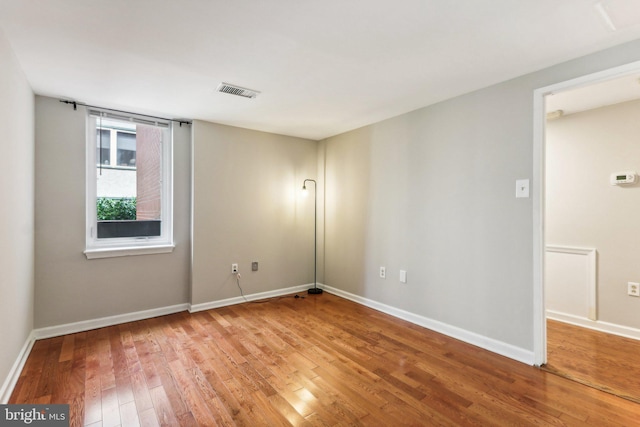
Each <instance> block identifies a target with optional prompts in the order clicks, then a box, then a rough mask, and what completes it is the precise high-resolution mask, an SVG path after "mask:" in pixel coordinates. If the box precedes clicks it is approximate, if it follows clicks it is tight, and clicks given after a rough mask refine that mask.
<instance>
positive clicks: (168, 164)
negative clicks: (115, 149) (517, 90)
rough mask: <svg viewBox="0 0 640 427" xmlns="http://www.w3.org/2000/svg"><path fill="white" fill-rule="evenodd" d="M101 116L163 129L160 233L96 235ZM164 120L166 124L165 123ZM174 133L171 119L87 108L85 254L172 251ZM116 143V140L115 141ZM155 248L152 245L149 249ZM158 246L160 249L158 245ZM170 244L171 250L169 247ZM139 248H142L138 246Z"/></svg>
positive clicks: (96, 256) (107, 255)
mask: <svg viewBox="0 0 640 427" xmlns="http://www.w3.org/2000/svg"><path fill="white" fill-rule="evenodd" d="M96 114H97V115H98V116H105V117H110V118H112V119H114V120H118V121H123V120H127V119H130V120H131V121H132V122H134V123H143V124H149V125H153V126H157V127H160V128H161V129H162V140H161V154H162V155H161V163H162V169H161V180H162V181H161V190H160V191H161V195H160V197H161V204H160V209H161V213H160V216H161V219H162V220H161V222H160V229H161V231H160V236H149V237H145V238H138V237H118V238H102V239H98V237H97V220H96V218H97V207H96V203H95V201H96V200H97V186H96V182H97V167H96V145H95V143H96V136H95V129H96V128H97V126H98V122H97V120H96ZM162 124H165V125H166V126H164V125H162ZM173 133H174V128H173V126H172V123H171V122H169V121H164V120H153V121H150V120H144V118H142V117H140V116H137V115H135V114H132V113H123V114H114V113H113V112H110V111H105V110H101V109H99V108H90V109H88V110H87V118H86V138H87V139H86V147H85V149H86V153H85V162H86V169H85V181H86V182H85V193H86V207H85V213H86V218H85V234H86V235H85V251H84V253H85V255H86V256H87V259H94V258H110V257H119V256H130V255H146V254H155V253H167V252H171V251H173V246H174V242H173ZM112 145H113V144H112ZM149 248H153V249H149ZM156 248H158V249H156ZM169 248H170V250H168V249H169ZM138 249H140V250H138Z"/></svg>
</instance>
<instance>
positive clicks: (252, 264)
mask: <svg viewBox="0 0 640 427" xmlns="http://www.w3.org/2000/svg"><path fill="white" fill-rule="evenodd" d="M251 271H258V261H253V262H252V263H251Z"/></svg>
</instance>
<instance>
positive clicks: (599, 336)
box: [545, 320, 640, 421]
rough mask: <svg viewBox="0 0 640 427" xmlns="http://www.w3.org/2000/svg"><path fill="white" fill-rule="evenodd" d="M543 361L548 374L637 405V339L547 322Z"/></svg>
mask: <svg viewBox="0 0 640 427" xmlns="http://www.w3.org/2000/svg"><path fill="white" fill-rule="evenodd" d="M547 358H548V363H547V365H546V366H545V369H547V370H549V371H550V372H554V373H557V374H558V375H562V376H565V377H567V378H571V379H573V380H575V381H578V382H581V383H582V384H586V385H589V386H591V387H597V388H599V389H601V390H605V391H607V392H609V393H613V394H616V395H618V396H622V397H625V398H627V399H630V400H633V401H635V402H638V403H640V341H638V340H634V339H630V338H624V337H619V336H616V335H611V334H606V333H604V332H598V331H593V330H590V329H586V328H581V327H578V326H573V325H569V324H567V323H562V322H556V321H553V320H547ZM639 421H640V420H639Z"/></svg>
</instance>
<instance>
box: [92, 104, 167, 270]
mask: <svg viewBox="0 0 640 427" xmlns="http://www.w3.org/2000/svg"><path fill="white" fill-rule="evenodd" d="M87 123H88V125H87V127H88V132H87V135H88V136H87V230H86V234H87V237H86V250H85V254H86V255H87V258H103V257H113V256H125V255H138V254H148V253H162V252H170V251H171V250H172V249H173V232H172V230H173V227H172V219H171V213H172V199H173V197H172V179H171V172H172V151H173V150H172V140H171V123H170V122H167V121H161V120H149V119H148V118H146V117H138V116H135V115H126V116H125V115H122V114H120V113H119V114H117V115H116V114H113V113H111V112H107V111H103V110H97V109H90V110H89V116H88V120H87Z"/></svg>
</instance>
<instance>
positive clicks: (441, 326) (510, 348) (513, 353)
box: [324, 286, 534, 365]
mask: <svg viewBox="0 0 640 427" xmlns="http://www.w3.org/2000/svg"><path fill="white" fill-rule="evenodd" d="M324 289H325V290H326V291H327V292H329V293H332V294H334V295H337V296H340V297H342V298H345V299H348V300H351V301H354V302H357V303H358V304H362V305H364V306H367V307H369V308H373V309H374V310H378V311H381V312H383V313H386V314H389V315H391V316H394V317H397V318H399V319H403V320H406V321H408V322H411V323H414V324H416V325H419V326H422V327H424V328H427V329H431V330H432V331H435V332H439V333H441V334H444V335H447V336H449V337H451V338H455V339H457V340H460V341H464V342H466V343H468V344H472V345H475V346H477V347H480V348H483V349H485V350H488V351H491V352H493V353H497V354H500V355H502V356H505V357H508V358H510V359H514V360H517V361H518V362H522V363H526V364H527V365H533V364H534V354H533V352H532V351H530V350H526V349H524V348H520V347H516V346H514V345H511V344H508V343H505V342H502V341H498V340H495V339H493V338H489V337H486V336H484V335H480V334H476V333H475V332H471V331H467V330H466V329H462V328H458V327H456V326H452V325H448V324H446V323H443V322H440V321H438V320H434V319H430V318H428V317H424V316H421V315H419V314H415V313H411V312H408V311H405V310H401V309H399V308H395V307H392V306H389V305H386V304H382V303H379V302H377V301H373V300H370V299H368V298H365V297H361V296H359V295H354V294H352V293H349V292H345V291H342V290H340V289H336V288H333V287H331V286H325V287H324Z"/></svg>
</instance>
